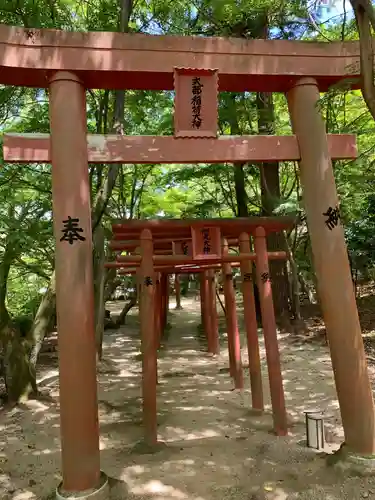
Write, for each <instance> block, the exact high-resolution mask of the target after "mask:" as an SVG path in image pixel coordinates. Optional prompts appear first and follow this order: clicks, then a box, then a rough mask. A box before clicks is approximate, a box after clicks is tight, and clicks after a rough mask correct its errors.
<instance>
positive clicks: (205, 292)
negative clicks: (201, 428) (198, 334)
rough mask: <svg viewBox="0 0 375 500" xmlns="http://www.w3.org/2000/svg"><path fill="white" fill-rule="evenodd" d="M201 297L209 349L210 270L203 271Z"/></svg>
mask: <svg viewBox="0 0 375 500" xmlns="http://www.w3.org/2000/svg"><path fill="white" fill-rule="evenodd" d="M201 299H202V306H203V313H202V317H203V328H204V332H205V334H206V338H207V350H209V346H210V342H211V340H210V339H211V337H212V335H211V321H210V307H209V278H208V271H204V272H203V273H201Z"/></svg>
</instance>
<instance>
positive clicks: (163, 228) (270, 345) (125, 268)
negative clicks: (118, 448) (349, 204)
mask: <svg viewBox="0 0 375 500" xmlns="http://www.w3.org/2000/svg"><path fill="white" fill-rule="evenodd" d="M294 224H295V220H294V219H293V218H290V217H249V218H245V219H244V218H236V219H204V220H194V219H192V220H189V219H184V220H173V219H171V220H168V219H167V220H165V219H164V220H163V219H160V220H146V221H137V220H132V221H118V222H117V223H114V224H113V225H112V230H113V240H112V241H111V243H110V247H111V248H112V249H113V250H116V251H124V250H125V251H128V252H129V251H132V252H133V253H132V254H131V255H125V256H123V255H117V256H116V260H115V261H114V262H108V263H106V267H107V268H117V269H121V270H122V273H123V274H129V273H131V274H134V273H136V274H137V288H138V289H139V291H140V297H139V306H140V314H139V317H140V324H141V342H142V400H143V422H144V436H145V441H146V442H147V444H149V445H155V444H156V443H157V404H156V386H157V349H158V347H159V345H160V339H161V334H162V331H163V329H164V327H165V325H166V321H167V306H166V305H167V301H168V295H169V294H168V290H167V282H168V278H167V276H168V274H171V273H181V272H188V273H197V272H198V273H202V275H201V315H202V325H203V326H204V329H205V333H206V336H207V344H208V345H207V348H208V352H210V353H212V354H218V352H219V338H218V325H217V312H216V299H215V291H216V290H215V282H214V274H215V269H217V267H218V266H217V265H218V264H220V265H221V268H222V272H223V274H224V278H225V280H224V297H225V309H226V322H227V333H228V351H229V365H230V374H231V376H232V377H233V380H234V385H235V388H236V389H243V387H244V381H243V373H242V363H241V351H240V338H239V332H238V324H237V313H236V299H235V291H234V286H233V281H232V267H240V268H241V274H242V292H243V296H244V318H245V326H246V334H247V346H248V357H249V372H250V385H251V393H252V405H253V408H254V409H256V410H263V409H264V408H263V388H262V376H261V369H260V357H259V345H258V328H257V322H256V313H255V301H254V291H253V284H252V264H251V263H252V261H255V262H256V275H257V284H258V288H259V298H260V305H261V314H262V325H263V332H264V339H265V346H266V354H267V366H268V374H269V383H270V393H271V403H272V413H273V422H274V431H275V433H276V434H277V435H279V436H285V435H286V434H287V432H288V429H287V415H286V409H285V398H284V390H283V384H282V375H281V368H280V356H279V348H278V342H277V333H276V321H275V314H274V307H273V299H272V289H271V281H270V279H269V265H268V261H269V260H273V259H286V258H287V255H286V253H285V252H267V244H266V234H267V233H268V234H269V233H271V232H275V231H282V230H285V229H288V228H291V227H293V226H294ZM164 233H168V234H172V235H174V236H173V238H163V234H164ZM249 233H250V234H252V235H253V236H254V248H255V253H252V252H250V240H249ZM206 239H207V242H208V243H207V242H206ZM132 240H133V241H132ZM229 241H230V242H231V244H232V245H233V244H234V245H235V246H239V251H240V253H239V255H233V254H229V246H228V242H229ZM182 243H185V244H186V247H185V252H184V251H183V248H182ZM168 247H169V249H167V250H165V248H168ZM156 248H157V249H158V250H156ZM157 252H158V253H157ZM167 252H168V253H167ZM237 261H240V262H239V263H237ZM134 266H138V267H134ZM150 318H154V321H152V320H150Z"/></svg>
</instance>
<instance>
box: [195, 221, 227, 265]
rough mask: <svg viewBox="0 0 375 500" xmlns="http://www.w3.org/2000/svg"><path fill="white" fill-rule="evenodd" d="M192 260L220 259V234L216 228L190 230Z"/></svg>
mask: <svg viewBox="0 0 375 500" xmlns="http://www.w3.org/2000/svg"><path fill="white" fill-rule="evenodd" d="M191 236H192V244H193V259H199V260H201V259H204V260H205V259H208V260H209V259H218V258H220V257H221V233H220V228H218V227H202V226H201V227H192V228H191Z"/></svg>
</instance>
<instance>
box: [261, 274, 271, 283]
mask: <svg viewBox="0 0 375 500" xmlns="http://www.w3.org/2000/svg"><path fill="white" fill-rule="evenodd" d="M260 279H261V280H262V283H267V281H271V280H270V275H269V274H268V273H262V274H261V275H260Z"/></svg>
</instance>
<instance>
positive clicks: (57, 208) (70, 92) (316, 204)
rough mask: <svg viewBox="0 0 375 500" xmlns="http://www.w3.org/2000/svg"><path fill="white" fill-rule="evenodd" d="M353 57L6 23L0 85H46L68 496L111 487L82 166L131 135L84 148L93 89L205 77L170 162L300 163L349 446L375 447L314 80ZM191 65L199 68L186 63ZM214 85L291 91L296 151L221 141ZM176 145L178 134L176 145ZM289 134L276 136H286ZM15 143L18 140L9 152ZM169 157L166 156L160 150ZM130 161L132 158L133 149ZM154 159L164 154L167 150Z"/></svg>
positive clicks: (105, 157) (267, 44) (336, 72)
mask: <svg viewBox="0 0 375 500" xmlns="http://www.w3.org/2000/svg"><path fill="white" fill-rule="evenodd" d="M358 61H359V48H358V44H357V43H353V42H348V43H332V44H331V43H330V44H327V43H306V42H290V41H275V40H272V41H265V40H239V39H220V38H202V37H177V36H173V37H163V36H150V35H138V34H137V35H129V34H125V35H124V34H119V33H116V34H112V33H66V32H61V31H55V30H33V29H23V28H13V27H8V26H0V83H3V84H9V85H25V86H34V87H39V88H44V87H48V89H49V99H50V119H51V137H50V139H49V140H48V139H47V140H46V141H45V142H44V145H43V147H42V150H43V151H44V153H43V154H44V155H45V152H46V151H48V154H47V155H45V156H44V160H43V161H51V163H52V191H53V214H54V232H55V237H56V292H57V321H58V331H59V353H60V356H59V368H60V404H61V410H60V413H61V443H62V473H63V483H62V486H61V488H60V489H59V491H60V493H61V494H63V492H64V494H70V493H71V494H72V495H73V496H74V492H77V491H79V492H86V491H87V492H98V494H100V495H102V497H101V498H104V496H103V495H104V494H105V493H103V490H101V491H100V485H101V484H102V483H101V474H100V458H99V430H98V412H97V387H96V360H95V341H94V321H93V316H94V314H93V277H92V241H91V215H90V214H91V212H90V186H89V179H88V168H87V165H88V161H89V157H90V160H91V161H95V158H96V159H97V160H96V161H98V162H103V161H104V162H106V161H111V158H112V156H114V157H113V160H112V161H117V162H121V161H123V158H122V153H121V154H119V150H117V149H116V148H117V146H116V147H112V146H113V142H116V143H117V141H119V142H120V143H121V142H122V143H123V144H128V145H129V142H127V141H128V140H129V139H128V138H116V141H115V139H114V138H113V139H112V138H108V139H106V138H104V137H97V138H96V139H94V141H96V142H95V144H94V147H91V146H90V140H89V146H88V141H87V127H86V113H85V89H86V88H109V89H113V88H120V89H121V88H123V89H127V88H132V89H149V90H152V89H155V90H157V89H160V90H162V89H164V90H172V89H174V88H175V90H176V94H177V95H180V96H182V97H183V96H185V97H186V96H187V95H188V90H189V88H190V89H191V85H192V80H195V79H196V78H198V79H201V80H200V82H203V83H204V82H206V83H207V85H206V83H204V85H203V86H204V87H205V90H204V91H203V96H201V97H202V99H203V97H204V99H203V100H202V99H201V101H200V102H201V104H200V105H198V104H197V101H195V103H194V107H193V108H192V109H190V108H189V113H188V114H187V113H186V112H187V108H186V106H187V104H186V103H185V104H184V103H183V102H182V101H183V100H184V99H182V101H181V100H180V103H181V106H182V107H180V108H179V107H178V106H177V108H176V111H178V110H179V111H178V113H180V112H181V111H184V110H185V115H184V113H182V114H181V113H180V114H179V117H178V118H177V119H176V123H175V124H176V131H175V133H176V136H178V137H190V138H191V137H195V138H196V139H194V144H193V145H192V142H191V141H192V140H193V139H170V141H171V144H172V142H173V141H174V140H175V141H176V143H174V142H173V147H176V148H177V149H178V151H179V153H178V155H177V154H176V155H174V159H175V158H180V159H181V158H182V159H183V157H185V155H186V158H189V161H197V162H198V161H212V160H213V162H214V161H215V159H214V158H216V161H246V160H253V161H254V160H265V159H266V160H267V159H268V158H270V156H272V157H273V159H275V160H283V159H296V160H299V163H300V176H301V184H302V187H303V195H304V206H305V209H306V214H307V222H308V225H309V231H310V237H311V245H312V251H313V256H314V264H315V271H316V275H317V279H318V284H319V286H318V288H319V294H320V298H321V304H322V308H323V315H324V320H325V323H326V331H327V337H328V340H329V346H330V350H331V358H332V365H333V370H334V374H335V381H336V388H337V394H338V399H339V403H340V410H341V416H342V421H343V427H344V432H345V442H346V444H347V446H348V448H349V449H350V450H351V451H353V452H354V453H358V454H361V455H373V454H375V419H374V404H373V398H372V392H371V386H370V381H369V377H368V373H367V363H366V357H365V353H364V348H363V341H362V336H361V328H360V324H359V319H358V312H357V307H356V302H355V297H354V293H353V290H352V286H351V276H350V267H349V262H348V256H347V250H346V245H345V239H344V232H343V228H342V226H341V225H340V224H339V212H338V199H337V192H336V187H335V181H334V175H333V171H332V165H331V154H332V157H333V155H334V148H333V145H332V139H329V136H327V134H326V131H325V125H324V122H323V119H322V117H321V114H320V112H319V109H318V106H317V102H318V100H319V90H320V91H325V90H327V89H328V88H329V86H330V85H332V84H335V83H337V82H339V81H341V80H343V79H345V78H347V77H349V78H350V79H351V82H352V81H353V76H359V75H353V70H352V68H356V67H359V64H358ZM182 64H183V65H184V66H185V68H190V69H189V70H185V69H181V65H182ZM194 68H197V69H194ZM358 81H359V79H358ZM210 82H211V83H210ZM214 86H216V91H217V89H219V90H220V91H234V92H242V91H271V92H285V93H286V95H287V100H288V105H289V111H290V116H291V121H292V126H293V130H294V133H295V138H293V139H288V141H289V142H290V143H292V142H293V143H294V146H293V145H292V147H291V149H294V151H295V152H294V156H293V155H292V156H291V155H290V150H288V151H289V152H288V154H286V153H285V151H284V152H283V153H282V154H281V153H280V150H279V153H277V150H278V148H275V150H274V151H273V152H272V155H270V153H269V152H267V151H266V150H265V149H264V148H263V147H262V149H259V150H258V153H256V154H254V149H255V150H256V149H257V148H258V147H259V148H260V146H257V147H255V139H254V140H253V139H251V140H250V139H249V141H251V143H250V142H249V141H248V142H247V143H245V144H244V143H241V144H238V143H236V140H235V141H234V142H235V144H234V146H233V147H229V146H230V142H228V143H226V142H225V141H224V140H222V139H220V140H217V139H215V136H216V129H217V123H216V122H215V117H216V112H213V107H212V102H213V101H212V99H211V97H212V96H216V91H215V92H213V87H214ZM198 87H199V85H198ZM207 92H208V94H207ZM210 96H211V97H210ZM206 99H207V102H210V103H211V104H210V106H211V107H210V109H211V111H210V112H209V113H208V112H207V109H205V108H206V105H205V104H204V102H205V100H206ZM189 100H190V99H189ZM202 102H203V104H202ZM191 112H192V113H193V119H192V121H190V113H191ZM202 122H203V125H202ZM206 122H207V123H206ZM193 123H194V126H193ZM198 123H200V125H199V127H198ZM206 125H208V126H206ZM197 128H198V129H199V130H197ZM203 137H204V138H203ZM197 138H199V139H197ZM31 140H32V139H30V138H27V140H26V139H25V138H23V137H18V138H17V140H15V138H14V137H12V138H5V140H4V147H5V149H4V158H5V160H6V161H13V162H28V161H42V160H41V158H40V156H38V155H40V149H38V148H39V147H40V142H39V141H40V139H38V137H36V139H35V141H36V142H35V146H36V147H37V151H33V152H29V151H27V150H28V149H33V148H34V146H33V145H32V144H31V142H30V141H31ZM131 140H133V141H134V143H135V144H138V153H139V154H138V156H137V154H134V155H133V156H131V157H130V156H128V159H130V158H131V161H132V162H139V163H142V162H144V161H146V162H150V161H155V156H153V155H154V154H155V155H157V154H158V152H157V151H155V150H154V148H153V144H154V143H153V142H152V141H154V140H155V138H151V139H150V138H148V139H147V138H146V139H144V141H145V144H146V145H147V152H146V151H145V149H146V148H144V146H143V145H142V141H143V139H140V138H135V139H133V138H132V139H131ZM163 140H164V138H163ZM243 140H245V141H246V140H247V139H246V138H245V139H243ZM256 140H257V141H259V143H258V144H260V141H263V142H265V141H266V140H265V139H263V138H257V139H256ZM341 140H342V139H340V141H341ZM7 141H13V142H7ZM24 141H25V142H24ZM150 141H151V144H150ZM177 141H179V142H181V144H180V145H177ZM272 141H275V139H268V138H267V144H268V149H269V150H270V149H271V147H270V146H269V144H272ZM283 141H284V140H283V139H280V138H277V139H276V143H277V146H279V142H280V144H283ZM295 141H296V142H295ZM139 142H141V144H140V145H139ZM344 142H345V140H344ZM348 142H351V144H352V146H353V140H352V139H350V138H348ZM7 144H8V145H11V148H10V149H9V148H8V147H7ZM91 144H92V142H91ZM208 145H209V146H208ZM296 145H298V154H296V149H295V147H296ZM48 146H49V147H48ZM158 147H159V146H158ZM283 147H285V146H283ZM289 147H290V146H289ZM25 148H26V149H25ZM179 148H181V149H179ZM195 148H196V151H197V152H199V153H202V157H201V158H198V157H196V156H195V155H194V154H192V153H191V152H189V150H190V149H195ZM216 148H218V151H220V155H221V157H220V158H219V156H218V155H216V154H215V153H213V149H216ZM123 149H124V146H122V147H121V148H120V150H122V152H123ZM125 149H126V148H125ZM135 149H136V148H134V149H133V151H135ZM116 150H117V152H116ZM344 150H345V151H344V152H341V153H340V154H338V153H335V154H337V155H338V156H337V157H338V158H343V157H345V156H348V157H353V156H355V154H354V152H353V147H350V146H348V145H346V146H345V148H344ZM38 151H39V152H38ZM111 151H112V152H111ZM348 151H349V152H348ZM93 152H95V155H93V154H92V153H93ZM113 152H114V155H113ZM203 152H204V155H203ZM151 153H152V154H151ZM163 154H164V155H165V157H167V153H166V152H165V150H164V152H163ZM115 157H116V158H117V159H116V160H115V159H114V158H115ZM212 157H213V158H212ZM124 158H125V159H124V161H126V155H124ZM159 160H160V161H161V162H164V161H165V160H164V159H163V158H161V157H159ZM178 161H180V160H178ZM77 219H78V221H77ZM77 225H78V227H77ZM77 229H79V230H81V231H79V233H78V234H79V235H80V236H81V240H80V241H79V244H74V238H73V240H72V234H73V235H77ZM70 242H72V244H70ZM72 346H74V348H72ZM104 487H105V486H104ZM99 491H100V493H99ZM93 495H95V493H93ZM92 498H94V496H92ZM95 498H96V496H95Z"/></svg>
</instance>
